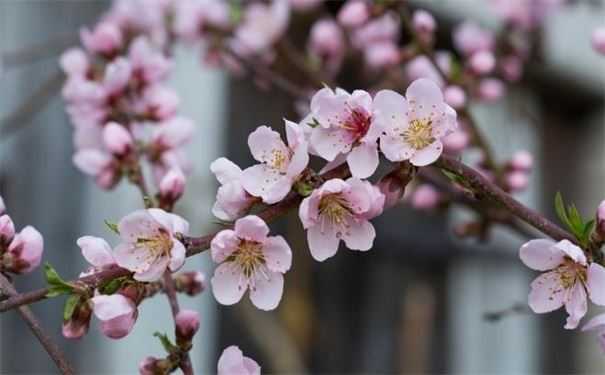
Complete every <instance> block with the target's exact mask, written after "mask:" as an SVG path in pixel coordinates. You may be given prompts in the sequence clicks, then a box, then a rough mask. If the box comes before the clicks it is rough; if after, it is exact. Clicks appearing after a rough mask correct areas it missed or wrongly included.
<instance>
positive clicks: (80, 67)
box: [59, 48, 89, 77]
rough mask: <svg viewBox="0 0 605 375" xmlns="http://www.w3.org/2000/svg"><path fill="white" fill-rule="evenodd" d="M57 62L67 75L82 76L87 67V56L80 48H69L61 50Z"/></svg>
mask: <svg viewBox="0 0 605 375" xmlns="http://www.w3.org/2000/svg"><path fill="white" fill-rule="evenodd" d="M59 64H60V65H61V69H63V72H65V74H67V75H68V76H78V77H84V76H85V75H86V73H87V72H88V68H89V63H88V57H87V56H86V53H84V51H82V50H81V49H80V48H70V49H68V50H67V51H65V52H63V54H62V55H61V60H60V62H59Z"/></svg>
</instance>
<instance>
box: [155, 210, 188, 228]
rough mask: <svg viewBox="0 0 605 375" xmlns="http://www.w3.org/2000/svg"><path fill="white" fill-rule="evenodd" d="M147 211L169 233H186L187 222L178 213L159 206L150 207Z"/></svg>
mask: <svg viewBox="0 0 605 375" xmlns="http://www.w3.org/2000/svg"><path fill="white" fill-rule="evenodd" d="M147 212H149V214H150V215H151V216H152V217H153V218H154V219H155V220H156V221H157V222H158V223H160V224H162V226H163V227H164V228H166V229H167V230H168V231H169V232H170V233H182V234H187V233H188V232H189V223H188V222H187V221H186V220H185V219H183V218H182V217H180V216H179V215H175V214H173V213H170V212H166V211H164V210H161V209H159V208H150V209H148V210H147Z"/></svg>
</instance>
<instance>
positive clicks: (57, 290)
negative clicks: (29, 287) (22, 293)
mask: <svg viewBox="0 0 605 375" xmlns="http://www.w3.org/2000/svg"><path fill="white" fill-rule="evenodd" d="M72 289H73V288H72V287H70V286H63V285H56V286H51V287H50V288H48V292H47V293H46V295H45V296H46V297H47V298H52V297H56V296H60V295H62V294H69V293H71V292H72Z"/></svg>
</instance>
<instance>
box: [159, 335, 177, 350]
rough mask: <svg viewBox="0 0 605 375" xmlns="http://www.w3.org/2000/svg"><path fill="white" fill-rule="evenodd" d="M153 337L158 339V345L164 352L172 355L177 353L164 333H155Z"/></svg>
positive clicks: (174, 346)
mask: <svg viewBox="0 0 605 375" xmlns="http://www.w3.org/2000/svg"><path fill="white" fill-rule="evenodd" d="M153 335H154V336H155V337H157V338H158V339H160V343H162V346H163V347H164V350H166V351H167V352H168V353H174V352H177V351H178V348H177V347H176V345H174V344H173V343H172V341H170V339H169V338H168V336H167V335H166V334H165V333H160V332H155V333H154V334H153Z"/></svg>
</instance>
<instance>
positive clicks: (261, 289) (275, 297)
mask: <svg viewBox="0 0 605 375" xmlns="http://www.w3.org/2000/svg"><path fill="white" fill-rule="evenodd" d="M283 291H284V275H282V274H281V273H279V272H271V271H269V272H266V273H259V272H257V274H256V275H255V280H254V284H253V285H251V286H250V300H251V301H252V303H253V304H254V306H256V307H258V308H259V309H261V310H265V311H268V310H273V309H275V308H276V307H277V305H279V301H280V300H281V296H282V294H283Z"/></svg>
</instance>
